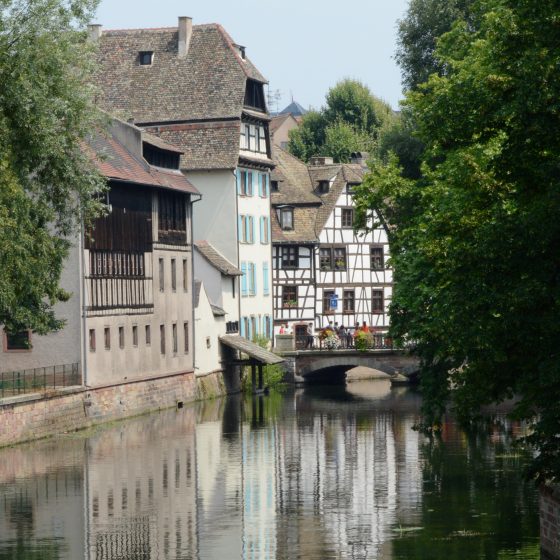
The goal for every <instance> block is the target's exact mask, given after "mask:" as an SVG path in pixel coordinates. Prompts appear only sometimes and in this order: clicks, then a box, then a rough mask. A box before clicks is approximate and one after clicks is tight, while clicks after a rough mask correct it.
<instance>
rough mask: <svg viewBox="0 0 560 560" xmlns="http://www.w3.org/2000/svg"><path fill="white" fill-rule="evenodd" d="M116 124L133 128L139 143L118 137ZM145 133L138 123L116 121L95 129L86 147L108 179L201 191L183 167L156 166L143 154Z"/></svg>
mask: <svg viewBox="0 0 560 560" xmlns="http://www.w3.org/2000/svg"><path fill="white" fill-rule="evenodd" d="M115 125H116V126H117V127H120V128H121V129H122V128H123V127H128V128H129V129H130V132H131V133H132V134H134V135H136V136H133V137H135V138H136V139H137V140H138V141H137V143H136V144H134V143H133V142H131V143H130V145H125V143H123V142H122V141H121V140H120V139H119V138H118V135H117V134H116V131H117V130H118V129H116V128H114V127H115ZM142 134H143V133H142V132H141V131H140V130H139V129H137V128H136V127H133V126H131V125H127V124H126V123H121V122H119V121H113V126H109V127H108V128H107V130H102V131H96V132H95V133H93V134H92V136H91V137H90V139H89V141H88V143H87V146H86V148H85V149H86V151H87V152H88V153H89V154H90V156H91V158H92V159H93V161H94V163H95V165H96V166H97V168H98V169H99V172H100V173H101V174H102V175H104V176H105V177H107V178H108V179H114V180H120V181H127V182H130V183H137V184H139V185H148V186H151V187H162V188H167V189H173V190H178V191H182V192H185V193H191V194H198V191H197V190H196V188H195V187H194V186H193V185H192V184H191V183H190V182H189V181H188V179H187V178H186V177H185V176H184V175H183V174H182V173H181V172H180V171H179V170H173V169H162V168H160V167H154V166H152V165H150V164H149V163H148V162H147V161H146V160H145V159H144V158H143V157H142V153H141V149H142V148H141V139H142ZM133 145H136V146H137V148H138V153H136V152H135V151H134V150H133V148H132V146H133Z"/></svg>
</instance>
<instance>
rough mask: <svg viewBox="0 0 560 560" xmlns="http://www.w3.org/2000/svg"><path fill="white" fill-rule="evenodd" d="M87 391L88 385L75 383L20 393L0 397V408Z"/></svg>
mask: <svg viewBox="0 0 560 560" xmlns="http://www.w3.org/2000/svg"><path fill="white" fill-rule="evenodd" d="M85 391H87V388H86V387H83V386H82V385H74V386H72V387H63V388H61V389H52V390H51V391H43V392H42V393H27V394H26V395H18V396H17V397H7V398H3V399H0V408H2V407H5V406H6V407H7V406H13V405H16V404H25V403H31V402H37V401H46V400H50V399H56V398H58V397H65V396H67V395H74V394H77V393H83V392H85Z"/></svg>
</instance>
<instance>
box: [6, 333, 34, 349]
mask: <svg viewBox="0 0 560 560" xmlns="http://www.w3.org/2000/svg"><path fill="white" fill-rule="evenodd" d="M29 350H31V331H28V330H26V331H18V332H14V333H10V332H8V331H4V351H6V352H18V351H19V352H22V351H29Z"/></svg>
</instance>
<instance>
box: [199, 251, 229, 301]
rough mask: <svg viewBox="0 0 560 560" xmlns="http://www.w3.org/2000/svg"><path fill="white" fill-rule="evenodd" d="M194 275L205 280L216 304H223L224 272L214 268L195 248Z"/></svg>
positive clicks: (206, 286)
mask: <svg viewBox="0 0 560 560" xmlns="http://www.w3.org/2000/svg"><path fill="white" fill-rule="evenodd" d="M194 275H195V278H196V279H197V280H200V281H202V282H204V288H205V290H206V293H207V294H208V297H209V299H210V301H211V302H212V303H213V304H214V305H219V306H220V307H221V306H222V299H223V296H222V274H221V272H220V271H219V270H217V269H216V268H214V267H213V266H212V265H211V264H210V263H209V262H208V261H207V260H206V259H205V258H204V257H203V256H202V255H201V254H200V253H199V252H198V251H197V250H196V249H195V250H194Z"/></svg>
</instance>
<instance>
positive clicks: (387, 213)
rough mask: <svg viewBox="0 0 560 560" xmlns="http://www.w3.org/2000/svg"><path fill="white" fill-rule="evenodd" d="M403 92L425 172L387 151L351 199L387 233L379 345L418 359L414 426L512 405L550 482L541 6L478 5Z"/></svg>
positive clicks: (558, 416)
mask: <svg viewBox="0 0 560 560" xmlns="http://www.w3.org/2000/svg"><path fill="white" fill-rule="evenodd" d="M479 9H480V12H479V14H478V15H477V17H478V21H479V22H480V25H478V26H477V28H476V29H474V28H473V27H472V26H468V25H467V24H465V23H462V24H457V25H455V26H454V27H453V29H452V31H451V32H449V33H448V34H445V35H444V36H442V38H441V39H440V41H439V44H438V51H437V56H438V57H439V58H440V60H441V61H442V63H443V64H445V66H446V72H445V75H443V76H438V75H436V74H433V75H432V76H431V77H430V78H429V80H428V81H427V83H426V84H425V85H422V86H420V87H419V88H418V90H417V91H415V92H413V93H410V94H409V95H408V98H407V101H406V107H407V109H408V110H410V111H411V113H412V116H413V118H414V122H415V125H416V127H417V133H418V136H419V139H420V140H421V141H422V142H423V143H424V145H425V147H426V149H425V152H424V155H423V164H422V176H421V177H420V178H419V179H416V180H414V179H408V178H405V177H403V175H402V169H401V168H399V165H398V161H397V159H396V157H395V156H394V155H393V156H391V157H390V158H389V162H388V164H387V165H383V164H382V163H381V162H379V163H378V164H377V165H376V166H375V167H374V169H373V170H372V172H371V173H370V175H369V176H368V178H367V180H366V181H365V182H364V185H363V186H362V187H361V188H359V189H358V192H357V198H358V203H359V214H361V215H362V216H363V215H364V214H367V213H368V212H370V210H369V209H370V208H373V207H377V208H379V209H380V212H381V214H382V215H383V216H384V218H385V219H386V220H387V222H388V224H389V231H390V237H391V239H390V241H391V251H392V262H393V266H394V271H395V272H394V280H395V289H394V293H393V302H392V305H391V320H392V327H391V330H392V335H393V336H395V337H397V338H398V339H399V340H401V341H408V342H413V343H414V344H415V346H416V352H417V353H418V355H419V356H420V358H421V363H422V371H421V376H422V386H423V390H424V396H425V422H426V425H427V426H433V425H435V426H437V424H438V422H439V420H440V418H441V415H442V414H444V412H445V407H446V403H447V402H448V400H449V399H451V401H452V402H453V403H454V404H455V407H456V410H457V412H458V413H459V415H460V417H461V418H463V419H470V418H473V417H474V416H476V414H477V413H478V411H479V408H480V406H481V405H484V404H487V403H491V402H500V401H502V400H504V399H507V398H510V397H512V396H514V395H517V396H518V399H519V400H518V401H517V404H516V405H515V408H514V413H513V416H514V417H515V418H517V419H520V420H525V421H527V422H529V423H530V424H531V428H532V431H531V435H530V436H529V437H528V438H527V440H526V441H527V442H528V443H529V444H531V445H532V446H534V448H535V449H536V450H537V451H538V454H537V455H536V458H535V460H534V463H533V469H532V474H533V475H534V476H535V477H536V478H537V479H538V480H544V479H548V480H550V479H552V480H554V479H555V480H558V479H559V478H560V437H559V436H558V434H560V404H559V401H558V394H559V391H560V344H559V342H558V341H559V340H560V259H559V258H558V247H559V246H560V223H559V221H558V215H560V173H559V170H560V110H559V108H558V99H559V98H560V75H559V74H558V72H557V68H558V64H559V63H560V54H559V51H558V48H557V45H558V44H560V28H559V27H558V25H557V19H558V9H557V4H556V2H555V1H553V0H540V1H539V2H535V1H534V0H482V1H481V2H480V4H479Z"/></svg>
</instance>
